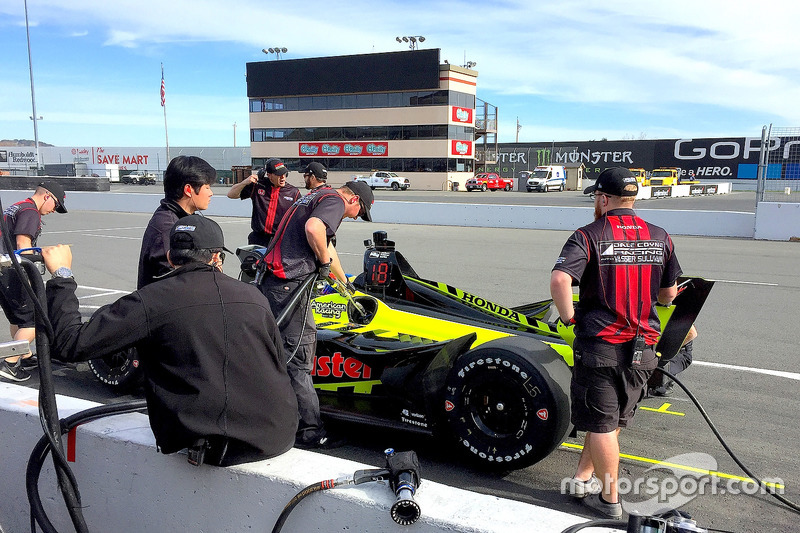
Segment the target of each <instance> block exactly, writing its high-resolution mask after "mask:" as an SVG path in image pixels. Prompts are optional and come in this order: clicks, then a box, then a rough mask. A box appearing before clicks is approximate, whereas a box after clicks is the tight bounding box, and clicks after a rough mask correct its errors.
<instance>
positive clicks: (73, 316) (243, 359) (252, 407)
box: [42, 215, 297, 466]
mask: <svg viewBox="0 0 800 533" xmlns="http://www.w3.org/2000/svg"><path fill="white" fill-rule="evenodd" d="M169 246H170V248H169V252H168V258H169V261H170V263H171V264H172V265H173V266H174V270H172V271H171V272H170V273H169V274H167V275H165V276H163V277H162V278H160V279H159V280H157V281H155V282H154V283H151V284H149V285H147V286H146V287H143V288H142V289H139V290H138V291H135V292H133V293H131V294H128V295H126V296H123V297H122V298H120V299H119V300H117V301H116V302H114V303H112V304H110V305H107V306H105V307H103V308H101V309H100V310H98V311H97V312H96V313H95V314H94V315H93V316H92V319H91V320H90V321H89V322H87V323H81V317H80V313H79V311H78V299H77V298H76V296H75V289H76V287H77V284H76V283H75V280H74V279H73V277H72V271H71V270H70V268H71V264H72V254H71V252H70V249H69V247H67V246H64V245H58V246H54V247H50V248H46V249H44V250H43V251H42V255H43V256H44V262H45V266H46V267H47V269H48V270H49V271H50V272H51V273H52V274H53V279H51V280H49V281H48V282H47V286H46V292H47V303H48V309H49V316H50V320H51V322H52V324H53V330H54V331H55V340H54V343H53V354H54V355H53V356H54V358H57V359H61V360H64V361H85V360H87V359H94V358H97V357H104V356H106V355H109V354H112V353H115V352H119V351H121V350H124V349H127V348H129V347H131V346H136V347H137V350H138V353H139V357H140V358H141V361H142V366H143V368H144V373H145V377H146V381H145V391H146V398H147V407H148V416H149V417H150V427H151V428H152V430H153V434H154V435H155V437H156V444H157V445H158V447H159V449H160V450H161V452H162V453H174V452H177V451H179V450H181V449H183V448H189V461H190V462H192V463H193V464H199V463H202V462H206V463H209V464H215V465H221V466H225V465H229V464H236V463H240V462H246V461H252V460H257V459H263V458H268V457H273V456H275V455H279V454H281V453H283V452H285V451H287V450H288V449H290V448H291V447H292V446H293V445H294V436H295V432H296V430H297V401H296V400H295V395H294V392H293V391H292V386H291V384H290V383H289V376H288V375H287V373H286V359H285V357H284V354H283V348H282V343H281V339H280V335H279V334H278V328H277V325H276V324H275V319H274V318H273V315H272V312H271V310H270V307H269V302H267V300H266V298H264V296H263V295H262V294H261V293H260V292H259V291H258V289H257V288H255V287H253V286H251V285H249V284H246V283H242V282H241V281H238V280H236V279H234V278H231V277H229V276H226V275H225V274H223V273H222V263H223V261H224V259H225V256H224V251H225V250H226V249H225V248H224V241H223V236H222V229H221V228H220V227H219V225H218V224H217V223H216V222H214V221H213V220H210V219H208V218H206V217H203V216H200V215H189V216H186V217H183V218H181V219H180V220H179V221H178V222H176V223H175V225H174V226H173V227H172V229H171V231H170V237H169Z"/></svg>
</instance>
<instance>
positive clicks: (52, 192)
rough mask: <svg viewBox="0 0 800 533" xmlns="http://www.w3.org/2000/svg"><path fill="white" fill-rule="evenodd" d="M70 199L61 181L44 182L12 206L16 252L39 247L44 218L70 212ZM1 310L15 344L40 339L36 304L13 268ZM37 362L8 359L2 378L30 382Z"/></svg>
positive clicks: (1, 286) (4, 279)
mask: <svg viewBox="0 0 800 533" xmlns="http://www.w3.org/2000/svg"><path fill="white" fill-rule="evenodd" d="M66 197H67V195H66V193H65V192H64V188H63V187H62V186H61V185H60V184H59V183H58V182H55V181H44V182H42V183H40V184H39V186H38V187H36V190H35V191H34V193H33V195H32V196H31V197H30V198H27V199H25V200H23V201H21V202H17V203H15V204H14V205H11V206H9V207H8V208H7V209H6V210H5V212H4V213H3V218H4V219H5V222H6V225H7V227H8V237H9V238H10V239H11V246H12V250H22V249H25V248H31V247H34V246H36V241H37V239H38V238H39V235H40V234H41V232H42V216H44V215H49V214H50V213H52V212H54V211H55V212H56V213H66V212H67V208H66V207H64V202H65V201H66V199H67V198H66ZM2 242H3V244H2V246H0V249H2V251H3V253H9V252H10V251H9V250H7V249H6V245H5V239H3V241H2ZM0 307H2V308H3V312H4V313H5V315H6V318H7V319H8V322H9V324H10V329H11V337H12V338H13V339H14V340H15V341H21V340H26V341H28V342H33V341H34V338H35V337H36V329H35V327H34V326H35V325H36V324H35V321H34V311H33V301H32V300H31V299H30V297H29V296H28V293H27V292H25V290H24V288H23V285H22V283H21V282H20V279H19V277H18V276H17V273H16V271H15V270H14V269H13V268H4V269H2V271H1V272H0ZM33 361H34V359H30V354H28V355H27V356H25V355H23V356H21V358H19V357H17V358H10V359H6V360H5V361H2V362H0V376H1V377H3V378H5V379H7V380H10V381H27V380H28V379H30V377H31V374H30V372H29V371H28V368H30V367H31V366H34V365H28V364H27V363H31V362H33ZM26 367H28V368H26Z"/></svg>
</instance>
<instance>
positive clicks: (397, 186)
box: [392, 181, 400, 191]
mask: <svg viewBox="0 0 800 533" xmlns="http://www.w3.org/2000/svg"><path fill="white" fill-rule="evenodd" d="M399 189H400V185H399V184H398V183H397V182H396V181H395V182H394V183H392V190H393V191H397V190H399Z"/></svg>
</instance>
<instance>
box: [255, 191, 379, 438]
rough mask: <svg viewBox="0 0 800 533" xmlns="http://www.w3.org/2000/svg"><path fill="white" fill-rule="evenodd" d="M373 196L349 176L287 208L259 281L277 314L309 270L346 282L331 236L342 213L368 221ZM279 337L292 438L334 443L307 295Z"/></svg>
mask: <svg viewBox="0 0 800 533" xmlns="http://www.w3.org/2000/svg"><path fill="white" fill-rule="evenodd" d="M373 201H374V196H373V194H372V190H371V189H370V188H369V186H368V185H367V184H366V183H363V182H355V181H350V182H347V183H346V184H345V185H344V186H342V187H340V188H339V189H331V188H327V187H323V188H318V189H316V190H314V191H312V192H310V193H308V194H307V195H306V196H303V197H302V198H301V199H300V200H298V201H297V202H295V203H294V205H292V207H291V208H290V209H289V211H287V212H286V214H285V215H284V217H283V220H282V221H281V223H280V225H279V226H278V229H277V231H276V232H275V237H274V238H273V239H272V243H271V244H270V246H269V248H268V249H267V253H266V255H265V256H264V262H265V264H266V266H267V267H268V273H267V275H266V276H265V277H264V279H263V280H262V281H261V284H260V285H259V288H260V289H261V292H262V293H264V295H265V296H266V297H267V299H268V300H269V303H270V307H271V308H272V312H273V314H274V315H275V316H276V317H278V316H279V315H280V313H281V311H283V309H284V307H285V306H286V304H287V302H288V301H289V300H290V299H291V297H292V295H293V294H294V293H295V291H296V290H297V289H298V287H299V286H300V285H302V283H303V281H304V280H305V279H306V278H307V277H308V276H309V275H311V274H313V273H314V272H319V273H320V274H322V275H323V276H326V275H327V273H329V272H332V273H333V274H334V275H335V276H336V277H337V278H338V279H339V280H340V281H341V282H342V283H346V282H347V277H346V276H345V273H344V270H343V269H342V266H341V264H340V263H339V261H338V257H337V256H336V251H335V248H334V247H333V244H332V240H333V239H334V237H335V236H336V230H337V229H338V228H339V224H341V222H342V220H344V219H345V218H358V217H361V218H362V219H363V220H366V221H367V222H371V221H372V217H371V215H370V209H371V207H372V203H373ZM281 338H282V339H283V345H284V348H285V352H286V354H287V358H290V359H289V362H288V364H287V370H288V372H289V378H290V379H291V382H292V388H293V389H294V391H295V394H296V395H297V404H298V408H299V412H300V423H299V428H298V430H297V436H296V438H295V442H296V444H297V445H298V446H300V447H307V448H330V447H333V446H334V445H335V444H336V441H335V439H332V438H331V437H330V436H329V435H327V433H326V431H325V428H324V427H323V424H322V420H321V418H320V413H319V400H318V399H317V394H316V392H315V391H314V384H313V382H312V380H311V369H312V365H313V363H314V353H315V352H316V346H317V329H316V325H315V324H314V317H313V315H312V313H311V307H310V306H309V305H308V294H306V295H304V296H303V298H302V299H301V301H300V304H299V305H298V306H297V308H296V310H295V311H294V312H293V313H292V315H291V316H290V317H289V319H288V320H287V321H286V323H284V324H282V325H281Z"/></svg>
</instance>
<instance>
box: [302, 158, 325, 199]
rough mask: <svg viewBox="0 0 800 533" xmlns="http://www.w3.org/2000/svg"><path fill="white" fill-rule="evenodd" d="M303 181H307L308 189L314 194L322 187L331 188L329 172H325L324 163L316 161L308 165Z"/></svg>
mask: <svg viewBox="0 0 800 533" xmlns="http://www.w3.org/2000/svg"><path fill="white" fill-rule="evenodd" d="M303 180H304V181H305V184H306V189H308V190H310V191H312V192H313V191H316V190H317V189H319V188H321V187H325V188H328V189H330V188H331V187H330V185H328V171H327V170H325V167H324V166H323V165H322V163H317V162H316V161H312V162H311V163H309V164H308V165H306V169H305V170H304V171H303Z"/></svg>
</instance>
